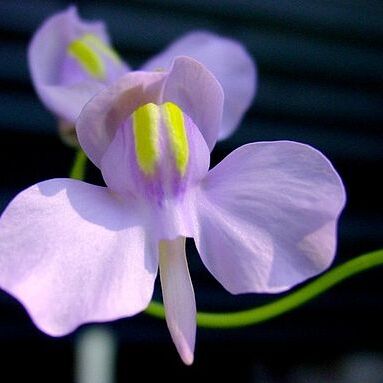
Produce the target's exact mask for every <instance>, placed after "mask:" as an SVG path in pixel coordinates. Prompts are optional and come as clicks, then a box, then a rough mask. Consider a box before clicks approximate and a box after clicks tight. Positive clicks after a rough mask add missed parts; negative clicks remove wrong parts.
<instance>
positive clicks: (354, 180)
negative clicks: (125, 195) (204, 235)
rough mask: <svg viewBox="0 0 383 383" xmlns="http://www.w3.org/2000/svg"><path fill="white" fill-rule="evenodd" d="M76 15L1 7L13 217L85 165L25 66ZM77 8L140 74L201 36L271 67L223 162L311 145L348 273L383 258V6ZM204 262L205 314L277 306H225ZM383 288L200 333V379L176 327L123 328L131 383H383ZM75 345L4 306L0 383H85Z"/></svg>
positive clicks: (152, 323)
mask: <svg viewBox="0 0 383 383" xmlns="http://www.w3.org/2000/svg"><path fill="white" fill-rule="evenodd" d="M68 4H70V3H69V2H67V1H42V0H40V1H39V0H31V1H27V0H25V1H13V2H11V1H9V2H8V1H4V0H0V164H1V165H0V166H1V178H0V180H1V184H0V211H2V210H3V209H4V207H5V206H6V204H7V203H8V202H9V201H10V200H11V198H12V197H13V196H15V194H16V193H17V192H18V191H20V190H22V189H24V188H26V187H27V186H29V185H31V184H33V183H36V182H38V181H41V180H45V179H49V178H54V177H66V176H67V174H68V170H69V168H70V166H71V163H72V160H73V155H74V152H73V150H72V149H70V148H68V147H66V146H64V145H63V144H62V143H61V141H60V139H59V138H58V135H57V131H56V121H55V119H54V118H53V117H52V116H51V115H50V114H49V112H47V111H46V110H45V109H44V107H43V106H42V105H41V103H40V102H39V100H38V98H37V96H36V95H35V94H34V91H33V88H32V85H31V81H30V77H29V73H28V69H27V58H26V49H27V44H28V41H29V39H30V38H31V36H32V33H33V32H34V30H35V29H36V28H37V27H38V26H39V25H40V23H41V22H42V21H43V20H44V19H45V18H46V17H48V16H50V15H51V14H52V13H54V12H56V11H58V10H62V9H64V8H66V6H67V5H68ZM76 4H77V5H78V7H79V12H80V14H81V16H82V17H83V18H84V19H103V20H104V21H105V22H106V24H107V25H108V27H109V31H110V34H111V36H112V39H113V42H114V45H115V47H116V48H117V50H118V51H119V52H120V54H121V55H122V56H123V57H124V58H125V59H126V60H127V61H128V62H129V64H130V65H131V66H132V67H133V68H137V67H138V66H139V65H140V64H141V63H143V62H144V61H145V60H146V59H147V58H149V57H150V56H151V55H153V54H154V53H156V52H158V51H160V50H161V49H162V48H164V47H165V46H166V45H167V44H168V43H169V42H171V41H172V40H173V39H175V38H177V37H178V36H180V34H182V33H185V32H187V31H190V30H193V29H208V30H212V31H215V32H218V33H220V34H223V35H227V36H230V37H233V38H236V39H238V40H240V41H241V42H242V43H243V44H244V45H245V46H246V47H247V48H248V50H249V51H250V53H251V55H252V56H253V58H254V59H255V60H256V61H257V65H258V69H259V88H258V93H257V96H256V98H255V100H254V102H253V105H252V107H251V109H250V110H249V112H248V113H247V115H246V117H245V119H244V121H243V123H242V125H241V127H240V129H239V130H238V131H237V132H236V133H235V135H234V136H232V137H231V138H230V139H228V140H226V141H224V142H222V143H220V144H219V145H218V146H217V147H216V149H215V151H214V154H213V163H216V162H217V161H219V160H220V159H222V158H223V157H224V156H226V155H227V154H228V153H229V152H230V151H232V150H233V149H234V148H236V147H238V146H239V145H242V144H245V143H247V142H252V141H261V140H278V139H287V140H296V141H300V142H304V143H308V144H310V145H312V146H314V147H315V148H317V149H319V150H321V151H322V152H323V153H324V154H325V155H326V156H327V157H328V158H329V159H330V160H331V161H332V162H333V164H334V165H335V167H336V169H337V170H338V172H339V173H340V175H341V177H342V178H343V180H344V183H345V185H346V189H347V194H348V204H347V207H346V209H345V211H344V213H343V215H342V218H341V221H340V226H339V244H338V255H337V260H336V263H342V262H344V261H346V260H348V259H351V258H353V257H355V256H357V255H359V254H361V253H363V252H367V251H370V250H374V249H378V248H379V247H382V244H383V241H382V233H383V220H382V210H383V209H382V187H381V186H380V184H381V180H382V165H383V161H382V160H383V135H382V120H383V102H382V101H383V98H382V93H381V87H382V79H383V65H382V64H383V55H382V45H383V44H382V42H383V39H382V37H383V25H382V20H383V3H382V2H381V1H379V0H376V1H374V0H365V1H364V0H338V1H336V0H333V1H331V0H329V1H315V0H314V1H309V0H302V1H297V0H293V1H287V0H279V1H277V0H275V1H274V0H272V1H245V0H237V1H236V0H210V1H209V0H168V1H165V0H163V1H160V0H131V1H117V0H115V1H98V2H97V3H96V2H95V1H91V0H83V1H78V2H76ZM88 174H89V178H88V180H98V175H97V173H96V170H95V169H91V168H89V172H88ZM189 247H190V249H189V250H190V251H189V261H190V264H191V273H192V278H193V281H194V287H195V290H196V298H197V305H198V307H199V309H200V310H210V311H214V310H235V309H240V308H246V307H251V306H256V305H260V304H262V303H264V302H267V301H270V300H272V299H274V297H273V296H266V295H247V296H239V297H238V296H231V295H230V294H229V293H226V292H225V291H224V290H223V288H221V287H220V286H219V285H218V283H217V282H215V281H214V280H213V278H212V277H211V276H210V275H209V274H208V273H207V272H206V271H205V270H204V268H203V266H202V264H201V262H200V260H199V258H198V256H197V254H196V253H195V251H194V249H193V246H192V244H191V245H190V246H189ZM382 273H383V269H382V268H378V269H375V270H372V271H369V272H367V273H364V274H362V275H359V276H357V277H354V278H352V279H351V280H348V281H346V282H344V283H342V284H341V285H339V286H337V287H336V288H334V289H332V290H331V291H329V292H327V293H325V294H324V295H323V296H321V297H319V298H317V299H316V300H314V301H312V302H310V303H308V304H306V305H305V306H304V307H301V308H300V309H298V310H296V311H293V312H291V313H289V314H286V315H284V316H282V317H280V318H277V319H274V320H273V321H270V322H267V323H264V324H261V325H258V326H253V327H249V328H245V329H241V330H202V329H199V330H198V335H197V346H196V354H195V356H196V359H195V362H194V365H193V366H192V367H185V366H183V365H182V363H181V362H180V360H179V358H178V356H177V354H176V351H175V348H174V346H173V344H172V342H171V340H170V337H169V334H168V331H167V329H166V325H165V323H164V322H163V321H159V320H157V319H154V318H151V317H148V316H146V315H145V314H141V315H138V316H136V317H134V318H129V319H124V320H120V321H116V322H113V323H111V324H108V325H106V326H108V327H109V328H110V329H111V330H112V331H113V332H114V333H115V334H116V337H117V339H118V358H117V371H116V374H117V378H118V379H117V381H118V382H125V381H133V382H134V381H138V379H139V380H140V381H142V380H143V379H144V381H146V380H148V381H149V380H152V379H156V378H157V379H167V380H168V381H189V380H196V379H198V380H199V381H202V382H203V381H208V380H211V379H214V380H216V381H218V380H219V381H225V382H226V381H227V382H229V381H230V382H231V381H236V382H253V381H254V382H266V383H276V382H298V383H299V382H308V381H310V383H315V382H359V381H360V382H366V383H369V382H383V377H382V375H379V374H380V373H381V374H383V372H382V369H383V367H382V366H383V342H382V341H383V336H382V322H383V314H382V312H383V303H382V290H383V289H382V282H381V280H382V277H383V274H382ZM80 331H81V330H80ZM75 340H76V333H75V334H73V335H70V336H67V337H64V338H58V339H56V338H50V337H48V336H46V335H44V334H43V333H41V332H40V331H38V330H37V329H36V328H35V327H34V326H33V325H32V323H31V322H30V319H29V317H28V315H27V314H26V312H25V311H24V309H23V308H22V306H21V305H20V304H18V303H17V302H16V301H15V300H13V299H12V298H11V297H9V296H7V295H6V294H5V293H3V292H1V293H0V381H2V382H8V381H9V382H23V381H25V380H26V379H28V381H36V382H37V381H38V382H71V381H73V371H74V342H75ZM350 366H351V367H350ZM358 374H359V375H358ZM360 374H362V375H360ZM358 376H359V377H360V379H359V378H358ZM374 376H375V378H374ZM355 379H357V380H355ZM358 379H359V380H358ZM374 379H375V380H374Z"/></svg>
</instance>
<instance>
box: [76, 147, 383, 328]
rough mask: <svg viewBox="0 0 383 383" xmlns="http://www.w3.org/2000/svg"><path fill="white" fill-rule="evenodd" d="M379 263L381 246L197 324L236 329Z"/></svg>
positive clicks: (155, 306)
mask: <svg viewBox="0 0 383 383" xmlns="http://www.w3.org/2000/svg"><path fill="white" fill-rule="evenodd" d="M86 162H87V158H86V155H85V153H84V152H83V151H82V150H81V149H79V150H78V151H77V153H76V158H75V160H74V163H73V166H72V169H71V171H70V177H71V178H75V179H78V180H83V179H84V176H85V167H86ZM381 265H383V249H381V250H376V251H373V252H371V253H367V254H364V255H360V256H359V257H356V258H354V259H352V260H351V261H348V262H346V263H344V264H342V265H339V266H337V267H334V268H333V269H332V270H330V271H328V272H327V273H325V274H323V275H321V276H320V277H318V278H317V279H315V280H314V281H312V282H310V283H308V284H307V285H305V286H304V287H301V288H300V289H298V290H296V291H294V292H292V293H290V294H288V295H286V296H284V297H282V298H279V299H277V300H276V301H274V302H271V303H267V304H265V305H263V306H260V307H256V308H253V309H249V310H243V311H236V312H225V313H208V312H199V313H198V314H197V324H198V326H200V327H207V328H235V327H244V326H251V325H254V324H257V323H261V322H265V321H267V320H269V319H272V318H275V317H277V316H279V315H282V314H284V313H286V312H288V311H291V310H294V309H296V308H297V307H299V306H301V305H303V304H304V303H306V302H308V301H310V300H311V299H313V298H315V297H317V296H318V295H320V294H322V293H324V292H325V291H326V290H328V289H330V288H331V287H333V286H335V285H336V284H338V283H340V282H342V281H343V280H345V279H347V278H350V277H351V276H353V275H355V274H358V273H361V272H362V271H365V270H368V269H372V268H374V267H376V266H381ZM145 312H146V313H147V314H149V315H152V316H154V317H156V318H161V319H164V318H165V310H164V306H163V304H162V303H159V302H155V301H152V302H151V303H150V305H149V306H148V308H147V309H146V310H145Z"/></svg>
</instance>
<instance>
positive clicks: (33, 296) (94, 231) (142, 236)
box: [0, 179, 158, 336]
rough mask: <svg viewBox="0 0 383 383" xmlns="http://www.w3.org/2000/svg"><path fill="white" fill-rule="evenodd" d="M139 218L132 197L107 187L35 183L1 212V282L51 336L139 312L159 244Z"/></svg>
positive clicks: (67, 182) (152, 276)
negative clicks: (122, 198)
mask: <svg viewBox="0 0 383 383" xmlns="http://www.w3.org/2000/svg"><path fill="white" fill-rule="evenodd" d="M141 221H142V219H141V217H140V214H139V212H138V211H137V209H136V208H135V204H134V201H127V203H122V202H120V201H119V200H117V199H116V198H115V197H114V196H113V195H112V194H111V193H110V192H109V191H108V189H106V188H103V187H98V186H93V185H89V184H86V183H84V182H80V181H75V180H69V179H54V180H49V181H46V182H42V183H39V184H36V185H34V186H32V187H30V188H29V189H27V190H25V191H23V192H21V193H20V194H19V195H18V196H17V197H16V198H15V199H14V200H13V201H12V202H11V203H10V205H9V206H8V208H7V209H6V210H5V212H4V214H3V215H2V217H1V220H0V286H1V288H3V289H4V290H6V291H7V292H9V293H10V294H11V295H13V296H14V297H16V298H17V299H19V300H20V301H21V302H22V303H23V304H24V306H25V307H26V308H27V310H28V312H29V313H30V315H31V316H32V319H33V320H34V322H35V323H36V325H37V326H38V327H39V328H40V329H41V330H42V331H44V332H46V333H48V334H50V335H53V336H61V335H65V334H67V333H69V332H71V331H73V330H74V329H75V328H76V327H78V326H79V325H81V324H83V323H85V322H91V321H108V320H113V319H118V318H122V317H126V316H131V315H134V314H136V313H137V312H140V311H142V310H144V309H145V307H146V306H147V305H148V304H149V301H150V299H151V296H152V292H153V284H154V279H155V277H156V272H157V267H158V256H157V253H158V249H157V248H158V245H157V243H156V242H155V241H151V240H150V239H149V238H148V237H147V234H146V233H145V230H144V229H143V226H142V222H141Z"/></svg>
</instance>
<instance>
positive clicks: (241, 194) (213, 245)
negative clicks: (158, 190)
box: [195, 141, 345, 293]
mask: <svg viewBox="0 0 383 383" xmlns="http://www.w3.org/2000/svg"><path fill="white" fill-rule="evenodd" d="M344 203H345V191H344V188H343V185H342V182H341V180H340V178H339V176H338V174H337V173H336V171H335V170H334V168H333V167H332V165H331V164H330V162H329V161H328V160H327V159H326V158H325V157H324V156H323V155H322V154H321V153H320V152H318V151H317V150H315V149H313V148H311V147H309V146H307V145H303V144H299V143H294V142H288V141H281V142H260V143H255V144H248V145H245V146H242V147H241V148H239V149H237V150H235V151H234V152H233V153H231V154H230V155H229V156H228V157H227V158H225V159H224V160H223V161H222V162H221V163H220V164H219V165H218V166H216V167H215V168H214V169H212V170H211V171H210V172H209V174H208V176H207V177H206V179H205V181H204V182H203V183H202V185H201V190H200V193H199V195H198V197H197V198H196V206H197V208H196V213H197V222H198V223H197V227H196V233H195V241H196V245H197V248H198V250H199V252H200V254H201V257H202V260H203V262H204V264H205V265H206V267H207V268H208V269H209V270H210V272H211V273H212V274H213V275H214V276H215V277H216V278H217V279H218V280H219V281H220V282H221V283H222V285H223V286H224V287H225V288H226V289H227V290H229V291H230V292H232V293H245V292H279V291H283V290H286V289H289V288H291V287H292V286H294V285H295V284H297V283H299V282H302V281H304V280H305V279H306V278H309V277H311V276H313V275H316V274H318V273H320V272H321V271H323V270H324V269H326V268H327V267H328V266H329V265H330V263H331V261H332V260H333V257H334V255H335V247H336V229H337V221H338V218H339V215H340V213H341V211H342V209H343V207H344Z"/></svg>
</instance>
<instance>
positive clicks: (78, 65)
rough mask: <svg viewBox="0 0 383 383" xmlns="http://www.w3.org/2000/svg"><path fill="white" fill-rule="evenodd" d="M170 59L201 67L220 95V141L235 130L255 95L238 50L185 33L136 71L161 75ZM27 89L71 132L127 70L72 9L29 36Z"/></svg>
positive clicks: (102, 36) (246, 60) (98, 29)
mask: <svg viewBox="0 0 383 383" xmlns="http://www.w3.org/2000/svg"><path fill="white" fill-rule="evenodd" d="M176 56H190V57H193V58H195V59H196V60H198V61H200V62H201V63H202V64H204V65H205V66H206V67H207V68H208V69H209V70H210V71H211V72H212V73H213V74H214V75H215V76H216V77H217V79H218V80H219V81H220V83H221V85H222V87H223V89H224V92H225V102H224V112H223V113H224V119H223V124H222V126H221V129H220V138H225V137H227V136H228V135H229V134H231V133H232V132H233V131H234V129H235V128H236V127H237V126H238V125H239V123H240V120H241V118H242V116H243V114H244V113H245V112H246V110H247V109H248V107H249V106H250V103H251V101H252V98H253V96H254V93H255V87H256V69H255V66H254V63H253V61H252V59H251V58H250V56H249V54H248V53H247V52H246V51H245V49H244V48H243V46H242V45H241V44H239V43H237V42H236V41H234V40H230V39H227V38H222V37H219V36H217V35H215V34H212V33H209V32H192V33H189V34H187V35H185V36H183V37H181V38H180V39H178V40H177V41H176V42H174V43H173V44H172V45H170V46H169V47H168V48H167V49H166V50H165V51H164V52H162V53H161V54H159V55H157V56H156V57H154V58H153V59H152V60H149V61H148V62H147V63H146V64H144V66H143V67H142V70H144V71H158V70H161V71H167V70H169V68H170V65H171V62H172V60H173V59H174V57H176ZM28 58H29V67H30V72H31V74H32V80H33V84H34V86H35V88H36V91H37V93H38V95H39V96H40V98H41V100H42V101H43V103H44V104H45V105H46V107H47V108H48V109H49V110H51V111H52V112H53V113H54V114H56V115H57V116H59V117H60V118H62V119H64V121H66V122H68V121H69V122H71V123H69V124H68V123H63V122H62V126H63V127H64V129H71V127H72V126H73V123H74V122H75V120H76V118H77V117H78V115H79V114H80V112H81V109H82V108H83V107H84V105H85V104H86V103H87V102H88V101H89V100H90V99H91V98H92V97H93V96H94V95H95V94H96V93H98V92H99V91H100V90H101V89H103V88H105V87H106V86H107V85H110V84H112V83H113V82H114V81H115V80H117V79H118V78H119V77H121V76H122V75H124V74H126V73H127V72H128V71H129V70H130V69H129V67H128V65H127V64H126V63H124V62H123V61H122V60H121V58H120V57H119V56H118V54H117V53H116V52H115V51H114V50H113V48H112V47H111V44H110V41H109V37H108V35H107V33H106V30H105V26H104V24H103V23H101V22H86V21H83V20H81V19H80V18H79V16H78V14H77V10H76V8H75V7H73V6H72V7H69V8H68V9H67V10H66V11H63V12H60V13H57V14H55V15H54V16H52V17H50V18H49V19H48V20H46V21H45V23H43V25H42V26H41V27H40V28H39V29H38V30H37V32H36V33H35V35H34V37H33V39H32V41H31V44H30V46H29V52H28Z"/></svg>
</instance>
